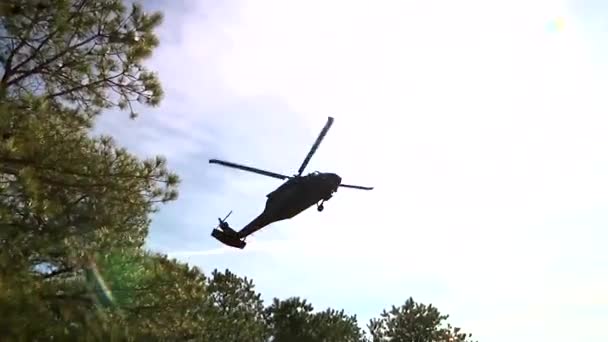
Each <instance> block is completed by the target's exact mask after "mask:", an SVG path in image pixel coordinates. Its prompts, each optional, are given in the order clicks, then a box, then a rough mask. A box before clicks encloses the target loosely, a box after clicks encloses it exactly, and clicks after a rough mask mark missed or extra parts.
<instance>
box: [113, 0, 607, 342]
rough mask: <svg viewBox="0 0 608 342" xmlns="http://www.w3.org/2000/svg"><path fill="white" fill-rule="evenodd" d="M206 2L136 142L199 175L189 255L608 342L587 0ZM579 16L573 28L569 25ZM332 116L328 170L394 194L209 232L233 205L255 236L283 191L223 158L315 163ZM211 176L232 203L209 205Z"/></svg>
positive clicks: (598, 110)
mask: <svg viewBox="0 0 608 342" xmlns="http://www.w3.org/2000/svg"><path fill="white" fill-rule="evenodd" d="M193 4H194V3H193ZM193 6H194V5H193ZM196 6H198V7H192V8H190V10H189V11H188V12H187V13H185V14H183V16H182V17H181V18H180V19H181V20H179V21H178V22H179V23H180V25H181V26H179V27H171V28H170V29H171V30H177V31H178V32H179V37H180V39H179V40H178V41H177V42H176V43H172V44H171V45H162V47H161V49H160V51H159V53H158V54H157V55H156V57H155V59H154V61H153V62H152V65H153V67H154V68H155V69H159V70H160V72H161V77H162V80H163V83H164V86H165V88H167V89H168V95H167V100H166V101H165V102H164V104H163V106H162V108H161V110H159V111H156V112H153V113H146V114H147V117H148V118H147V119H144V120H147V121H144V123H146V125H144V126H146V127H153V128H148V129H149V130H150V131H149V132H148V133H146V132H144V129H141V128H139V129H137V130H136V129H135V128H132V129H130V130H131V131H130V132H129V133H130V134H131V135H132V136H138V137H140V138H136V139H135V140H136V141H135V142H134V145H136V146H139V148H141V149H142V150H144V151H148V152H158V151H159V150H160V151H161V152H163V153H165V154H168V156H169V158H170V160H174V161H175V160H178V161H179V163H180V168H181V170H183V171H185V172H186V173H187V174H189V175H191V176H189V178H187V179H186V181H185V184H184V188H185V189H186V191H189V192H190V194H189V195H188V196H187V197H186V199H185V200H184V201H182V202H178V204H177V207H179V208H181V211H180V214H179V215H175V216H172V219H173V220H175V221H176V222H175V226H179V225H180V224H184V223H187V225H188V226H189V227H193V228H191V230H192V231H195V230H196V229H201V231H200V233H198V234H200V235H199V236H200V238H201V243H200V245H201V246H200V248H192V244H195V242H192V241H189V244H188V246H187V248H186V247H184V248H182V250H177V249H175V248H174V247H167V249H170V250H172V251H173V252H172V253H170V254H172V255H174V256H176V257H180V258H183V259H186V260H189V262H194V263H198V264H201V265H204V266H205V267H219V266H218V265H222V266H226V267H231V268H235V269H237V270H242V271H243V272H245V273H246V274H247V275H248V276H252V277H253V278H254V279H256V283H257V284H258V286H259V288H260V289H262V291H264V292H268V293H272V294H273V295H283V294H284V295H290V294H299V295H302V296H307V297H309V298H310V299H311V300H312V301H313V303H316V304H317V305H318V306H324V305H331V306H336V307H346V308H347V309H349V310H351V309H352V310H351V311H353V312H357V311H359V310H363V311H362V312H361V311H359V313H360V316H361V317H362V318H364V319H365V318H368V317H369V316H370V315H375V314H376V313H379V311H380V310H381V309H382V308H383V307H386V306H388V305H389V304H398V303H399V301H402V300H405V299H406V298H407V297H409V296H410V295H412V296H414V298H415V299H418V300H423V301H426V302H432V303H433V304H436V305H437V306H438V307H439V308H440V309H442V310H443V311H445V312H448V313H450V314H451V316H452V317H453V319H454V320H455V323H456V324H460V325H462V326H463V327H464V328H466V329H467V330H470V331H472V332H473V333H474V334H475V335H476V336H478V338H479V340H480V341H481V340H486V341H490V340H491V341H512V340H517V341H540V340H551V341H572V340H573V337H574V336H575V335H574V334H575V333H576V332H580V331H585V333H586V334H587V335H585V336H584V338H583V336H582V335H577V336H578V337H579V338H577V339H576V340H585V341H600V340H605V339H606V338H607V337H608V335H606V334H607V333H606V332H605V331H604V330H603V329H602V325H601V324H599V322H601V320H602V319H604V320H605V319H606V315H607V313H606V312H605V311H601V310H602V309H601V308H602V307H605V306H606V302H607V298H606V297H605V295H604V291H603V288H605V286H606V285H608V278H607V277H606V276H605V275H602V274H604V273H605V272H603V271H602V270H603V268H602V267H604V266H605V265H606V264H605V261H607V259H608V257H607V256H606V252H604V251H603V246H601V244H600V243H599V242H598V241H605V239H603V240H602V239H600V237H604V238H605V237H606V233H603V231H604V230H605V229H604V227H605V224H606V219H605V218H603V215H602V214H601V213H603V212H606V209H608V198H606V196H605V194H606V193H608V192H607V191H608V180H607V179H608V178H606V172H607V171H608V157H606V153H605V146H606V145H607V143H608V138H607V135H606V134H605V131H606V129H607V128H608V119H606V115H605V113H606V109H608V108H607V105H606V103H605V101H604V100H603V96H604V93H605V90H606V89H608V82H606V81H605V80H606V79H608V78H607V77H606V76H608V73H607V70H608V68H606V64H603V65H601V64H599V63H598V62H597V53H598V50H602V48H598V46H596V45H594V44H596V43H594V41H592V40H590V39H589V36H590V35H593V36H597V35H598V33H597V32H595V33H593V32H591V33H590V32H588V26H585V25H583V22H582V21H581V18H578V17H576V16H574V15H573V14H572V13H573V12H572V11H571V8H572V3H566V2H563V1H549V0H544V1H540V0H536V1H530V0H526V1H523V0H518V1H474V0H468V1H464V2H463V1H460V2H453V1H443V2H436V1H435V2H428V1H426V2H425V1H380V2H374V3H372V2H371V1H348V2H346V1H324V2H320V1H308V2H294V1H291V2H288V1H271V0H265V1H256V2H247V1H241V2H236V1H233V2H228V3H222V5H221V6H220V5H218V6H217V7H201V6H203V5H202V3H200V2H197V3H196ZM557 18H563V19H562V20H563V22H564V23H565V24H564V30H562V31H560V32H555V31H551V30H549V29H548V27H549V25H550V23H551V21H553V20H556V19H557ZM605 38H607V37H604V40H605V41H608V40H606V39H605ZM603 51H605V46H604V48H603ZM328 115H333V116H334V117H335V118H336V122H335V124H334V126H333V127H332V129H331V131H330V133H329V135H328V136H327V138H326V140H325V141H324V143H323V144H322V146H321V148H320V149H319V151H318V153H317V154H316V155H315V157H314V158H313V159H312V161H311V163H310V166H309V170H310V171H313V170H316V169H318V170H331V171H336V172H338V173H339V174H340V175H342V177H343V179H344V181H345V182H348V183H361V184H364V185H373V186H376V189H375V190H373V191H372V192H360V191H356V190H348V189H343V190H340V191H339V192H338V193H337V194H336V196H335V198H334V199H332V201H330V202H328V204H327V205H326V208H327V209H326V210H325V211H324V212H323V213H322V214H318V213H317V212H316V211H315V210H314V209H310V210H309V211H307V212H304V213H303V214H301V215H300V216H298V217H297V218H295V219H293V220H290V221H285V222H281V223H277V224H276V225H273V227H272V228H270V229H267V230H263V231H261V232H259V233H257V234H256V235H255V239H253V240H252V241H251V242H250V243H249V245H248V247H247V248H246V250H244V251H235V250H230V252H228V251H229V250H227V249H223V248H219V249H218V248H216V247H217V244H212V243H211V242H209V241H208V239H210V238H209V237H208V235H207V234H208V233H209V232H210V227H211V226H213V224H214V223H215V222H216V221H215V217H216V216H218V212H219V214H221V213H223V212H225V211H227V210H229V209H234V210H235V213H234V214H233V216H231V223H232V225H233V226H237V225H240V224H245V223H246V222H247V220H249V219H251V218H252V217H253V216H255V215H257V213H258V210H260V209H261V208H262V206H263V200H264V199H265V198H264V195H265V194H266V193H267V192H269V191H271V190H272V189H273V187H274V186H277V185H278V184H279V183H277V182H275V181H274V180H267V179H264V178H261V177H259V176H257V175H249V174H244V173H239V172H235V171H232V170H228V169H221V168H219V167H215V168H213V167H209V166H208V165H207V164H206V159H207V158H208V157H219V158H222V159H228V160H232V161H236V162H243V163H248V164H255V166H259V167H263V168H267V169H272V170H276V171H278V172H284V173H290V172H294V171H295V170H296V169H297V167H298V166H299V163H300V162H301V160H302V159H303V158H304V156H305V154H306V153H307V150H308V148H310V145H311V144H312V142H313V140H314V138H315V137H316V135H317V134H318V131H319V130H320V129H321V127H322V125H323V124H324V122H325V119H326V117H327V116H328ZM136 126H137V124H135V125H134V126H132V127H136ZM123 129H124V128H123ZM172 132H173V133H172ZM175 132H179V134H181V136H178V134H177V133H175ZM163 133H165V134H163ZM146 134H148V135H149V136H151V137H152V136H153V137H156V138H155V139H152V138H148V139H143V138H141V137H143V136H145V135H146ZM145 144H150V145H148V146H147V147H146V145H145ZM220 152H221V153H220ZM218 154H219V155H218ZM171 158H172V159H171ZM292 170H293V171H292ZM209 179H212V180H213V182H214V183H216V184H217V183H221V184H222V194H221V197H220V194H219V193H216V192H214V196H215V195H217V197H215V198H214V199H213V201H208V202H195V201H194V198H197V201H198V200H199V199H200V200H201V201H202V199H201V198H202V197H204V196H205V195H204V193H205V189H206V187H204V186H202V185H201V182H204V181H205V180H209ZM220 180H221V182H220ZM195 193H196V194H197V196H195V195H194V194H195ZM198 194H200V196H199V195H198ZM201 196H202V197H201ZM598 212H599V213H600V214H597V213H598ZM197 222H198V223H199V226H202V227H198V226H196V223H197ZM206 222H208V224H206ZM583 222H584V223H583ZM207 226H209V229H207V230H205V229H206V228H203V227H207ZM162 228H165V229H169V228H168V227H160V228H158V229H162ZM180 229H181V231H182V232H183V231H184V229H186V228H183V227H182V228H179V227H178V228H176V232H177V231H180ZM191 234H195V233H191ZM153 236H154V235H153ZM153 239H154V237H153ZM156 245H161V246H162V241H160V242H159V241H156ZM211 256H214V258H210V257H211ZM220 257H221V258H224V259H220ZM598 260H603V261H604V262H603V263H602V262H599V261H598ZM567 261H569V262H570V264H569V263H568V262H567ZM573 264H574V266H573ZM581 265H587V266H586V267H585V268H583V267H581ZM593 310H595V311H594V312H593V313H589V314H588V313H587V311H593Z"/></svg>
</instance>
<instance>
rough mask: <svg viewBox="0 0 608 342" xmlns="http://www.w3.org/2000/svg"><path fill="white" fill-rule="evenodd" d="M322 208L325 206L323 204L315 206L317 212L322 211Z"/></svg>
mask: <svg viewBox="0 0 608 342" xmlns="http://www.w3.org/2000/svg"><path fill="white" fill-rule="evenodd" d="M323 209H325V207H324V206H323V204H319V205H318V206H317V210H318V211H319V212H322V211H323Z"/></svg>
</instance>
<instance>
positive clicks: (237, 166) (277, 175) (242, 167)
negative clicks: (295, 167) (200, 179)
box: [209, 159, 289, 179]
mask: <svg viewBox="0 0 608 342" xmlns="http://www.w3.org/2000/svg"><path fill="white" fill-rule="evenodd" d="M209 163H210V164H219V165H223V166H228V167H233V168H235V169H240V170H243V171H249V172H253V173H257V174H260V175H264V176H268V177H272V178H278V179H287V178H289V177H287V176H285V175H282V174H280V173H274V172H270V171H266V170H260V169H256V168H254V167H250V166H245V165H240V164H235V163H231V162H227V161H223V160H217V159H209Z"/></svg>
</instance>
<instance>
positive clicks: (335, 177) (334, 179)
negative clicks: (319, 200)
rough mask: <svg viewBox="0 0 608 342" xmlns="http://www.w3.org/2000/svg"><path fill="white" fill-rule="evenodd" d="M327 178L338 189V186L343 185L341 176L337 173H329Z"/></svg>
mask: <svg viewBox="0 0 608 342" xmlns="http://www.w3.org/2000/svg"><path fill="white" fill-rule="evenodd" d="M327 177H329V179H330V180H331V183H332V185H334V186H335V187H336V188H337V187H338V185H340V183H342V178H340V176H338V175H337V174H335V173H328V174H327Z"/></svg>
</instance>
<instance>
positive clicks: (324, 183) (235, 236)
mask: <svg viewBox="0 0 608 342" xmlns="http://www.w3.org/2000/svg"><path fill="white" fill-rule="evenodd" d="M333 122H334V118H333V117H331V116H330V117H328V119H327V123H326V124H325V126H324V127H323V129H322V130H321V133H319V136H318V137H317V139H316V141H315V142H314V144H313V145H312V148H311V149H310V151H309V152H308V154H307V155H306V158H304V161H303V162H302V165H300V168H299V169H298V173H297V174H295V175H293V176H286V175H282V174H279V173H275V172H270V171H266V170H261V169H258V168H253V167H250V166H245V165H241V164H236V163H231V162H227V161H222V160H218V159H210V160H209V163H211V164H218V165H222V166H226V167H231V168H235V169H240V170H243V171H248V172H253V173H257V174H260V175H263V176H267V177H272V178H277V179H280V180H287V181H286V182H285V183H283V184H282V185H280V186H279V187H278V188H277V189H276V190H274V191H272V192H271V193H269V194H268V195H266V197H267V200H266V206H265V208H264V211H263V212H262V213H261V214H260V215H259V216H258V217H256V218H254V219H253V220H252V221H251V222H249V223H248V224H247V225H246V226H245V227H243V228H242V229H241V230H239V231H235V230H234V229H232V228H231V227H230V226H229V225H228V223H227V222H226V220H227V219H228V217H229V216H230V214H232V211H230V212H229V213H228V215H226V217H224V219H221V218H218V221H219V225H218V226H217V227H216V228H214V229H213V231H212V233H211V236H213V237H214V238H216V239H217V240H218V241H220V242H221V243H223V244H225V245H228V246H230V247H235V248H240V249H243V248H245V245H246V242H245V238H246V237H247V236H249V235H251V234H253V233H255V232H256V231H258V230H260V229H262V228H264V227H266V226H268V225H269V224H271V223H274V222H277V221H281V220H285V219H289V218H292V217H294V216H296V215H298V214H299V213H301V212H302V211H304V210H306V209H308V208H310V207H312V206H313V205H315V204H316V205H317V210H318V211H319V212H321V211H323V209H324V206H323V203H324V202H327V201H328V200H329V199H330V198H331V197H332V196H333V193H335V192H336V191H337V190H338V187H343V188H351V189H359V190H372V189H373V187H365V186H359V185H348V184H342V178H340V176H338V175H337V174H335V173H328V172H318V171H315V172H312V173H309V174H307V175H304V176H302V173H303V172H304V169H305V168H306V166H307V165H308V162H309V161H310V159H311V158H312V156H313V154H314V153H315V152H316V151H317V149H318V148H319V145H320V144H321V141H322V140H323V138H324V137H325V135H326V134H327V132H328V131H329V129H330V127H331V125H332V124H333Z"/></svg>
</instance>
